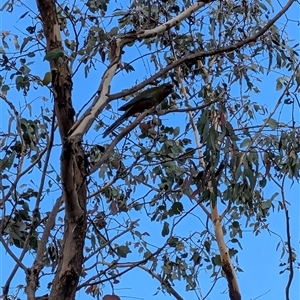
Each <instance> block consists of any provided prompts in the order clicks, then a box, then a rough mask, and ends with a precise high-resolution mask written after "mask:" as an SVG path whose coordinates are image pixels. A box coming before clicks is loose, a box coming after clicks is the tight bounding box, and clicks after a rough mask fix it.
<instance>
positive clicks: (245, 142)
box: [240, 138, 251, 148]
mask: <svg viewBox="0 0 300 300" xmlns="http://www.w3.org/2000/svg"><path fill="white" fill-rule="evenodd" d="M249 144H251V139H250V138H245V139H244V140H243V141H242V142H241V144H240V147H241V148H245V147H248V146H249Z"/></svg>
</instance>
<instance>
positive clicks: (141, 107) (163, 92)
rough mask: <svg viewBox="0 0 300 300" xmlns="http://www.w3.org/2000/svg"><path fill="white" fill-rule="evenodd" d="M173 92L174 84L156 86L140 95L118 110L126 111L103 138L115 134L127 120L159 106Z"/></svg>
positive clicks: (105, 132)
mask: <svg viewBox="0 0 300 300" xmlns="http://www.w3.org/2000/svg"><path fill="white" fill-rule="evenodd" d="M172 92H173V84H171V83H164V84H162V85H160V86H156V87H153V88H150V89H147V90H145V91H143V92H141V93H139V94H138V95H137V96H136V97H134V98H133V99H132V100H131V101H129V102H128V103H126V104H124V105H123V106H121V107H120V108H119V109H118V110H120V111H125V113H124V114H123V115H122V116H121V117H120V118H119V119H117V120H116V121H115V122H114V123H113V124H112V125H110V126H109V127H108V128H107V129H106V130H105V131H104V133H103V138H105V137H106V136H107V135H109V134H110V133H111V132H113V131H114V130H115V129H116V128H117V127H118V126H119V125H121V124H122V123H123V121H125V120H127V119H128V118H129V117H132V116H134V115H135V114H136V113H142V112H143V111H145V110H148V109H150V108H152V107H155V106H157V105H158V104H160V103H161V102H162V101H163V100H164V99H165V98H166V97H167V96H168V95H170V94H171V93H172Z"/></svg>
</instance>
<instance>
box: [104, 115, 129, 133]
mask: <svg viewBox="0 0 300 300" xmlns="http://www.w3.org/2000/svg"><path fill="white" fill-rule="evenodd" d="M125 119H126V114H124V115H123V116H121V117H120V118H119V119H117V120H116V121H115V122H114V123H112V124H111V125H110V126H109V127H108V128H107V129H106V130H105V131H104V133H103V137H104V138H105V137H106V136H108V135H109V134H110V133H112V132H113V131H114V130H115V129H116V128H117V127H118V126H119V125H121V124H122V122H123V121H124V120H125Z"/></svg>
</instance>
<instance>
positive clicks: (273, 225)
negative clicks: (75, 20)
mask: <svg viewBox="0 0 300 300" xmlns="http://www.w3.org/2000/svg"><path fill="white" fill-rule="evenodd" d="M0 3H1V1H0ZM4 3H5V1H2V3H1V5H0V6H2V5H3V4H4ZM28 3H30V5H31V7H34V6H35V2H34V1H28ZM27 5H29V4H27ZM111 5H114V2H113V1H111ZM297 9H298V11H297ZM24 12H25V10H24V9H23V8H19V9H16V10H15V12H14V13H13V14H11V15H8V14H6V13H5V14H3V20H2V24H1V26H0V30H9V29H10V30H11V31H12V32H13V33H16V34H17V35H18V36H19V43H20V44H21V42H22V39H23V35H22V33H21V32H18V31H17V30H16V28H19V29H22V30H24V28H25V27H26V26H28V25H29V24H28V23H27V22H28V21H25V20H26V18H24V20H20V21H18V22H17V23H15V21H16V20H17V19H18V18H19V17H20V16H21V15H22V14H23V13H24ZM298 13H299V6H298V7H296V6H294V9H293V10H292V11H291V12H289V16H290V17H291V19H297V16H298V17H299V15H298ZM290 24H291V23H290ZM287 30H288V31H289V33H290V35H291V36H294V38H295V43H296V42H297V41H299V35H298V33H299V30H297V26H296V25H294V27H291V28H287ZM295 43H294V44H295ZM130 49H133V48H130ZM10 50H12V51H14V49H13V47H12V48H11V49H10ZM135 51H136V50H135ZM135 51H134V50H133V52H135ZM125 52H126V54H125V58H124V61H126V62H129V60H130V59H131V58H132V56H133V55H132V52H130V51H125ZM135 68H136V70H137V71H136V73H130V74H129V75H127V76H126V77H125V76H124V75H122V74H120V75H119V76H117V77H116V78H115V79H114V80H113V82H112V91H113V92H116V91H120V90H122V89H125V88H128V87H131V86H132V85H133V84H134V83H135V80H136V79H137V78H139V76H140V77H142V76H145V77H147V76H150V72H147V74H145V73H144V70H145V66H144V65H143V64H136V65H135ZM146 69H147V68H146ZM32 70H33V71H34V72H35V73H36V74H37V75H39V76H40V77H43V74H44V73H45V72H46V71H48V63H47V62H43V63H41V64H38V65H32ZM101 70H103V68H99V69H98V70H97V71H93V70H92V71H91V74H90V76H89V79H88V80H86V81H83V79H82V76H83V75H82V74H83V71H82V72H81V71H80V72H79V74H77V76H76V78H75V81H74V93H73V95H74V99H73V101H74V106H75V109H76V110H77V109H78V108H80V107H81V105H82V104H83V103H84V102H85V101H86V100H87V99H89V97H90V96H92V94H93V93H94V91H95V90H94V88H93V87H97V86H98V84H99V80H100V79H101V75H102V72H101ZM140 70H142V72H143V73H142V74H140ZM137 74H138V75H137ZM275 78H276V75H275V74H273V75H270V76H268V78H265V80H264V82H263V83H262V84H261V86H260V89H261V93H260V94H258V95H256V97H257V100H256V101H257V102H260V104H266V105H267V106H268V108H269V111H271V110H272V108H273V106H274V104H275V102H276V100H277V99H278V95H279V92H275V84H276V83H275ZM83 82H84V83H83ZM87 83H88V84H87ZM40 96H44V97H48V98H49V99H51V96H50V94H49V92H48V91H47V89H46V88H39V89H38V90H36V91H35V90H33V89H32V90H31V92H30V93H29V95H28V97H27V98H26V100H27V101H28V102H31V101H32V100H34V99H36V98H37V97H40ZM8 97H9V99H10V100H12V101H14V102H15V104H16V103H17V102H18V101H20V102H21V103H24V101H25V98H24V97H23V96H22V95H21V93H16V92H15V91H11V92H10V93H9V94H8ZM49 101H50V100H49ZM116 103H117V102H115V104H116ZM115 104H114V105H115ZM44 105H45V106H48V107H51V105H50V106H49V103H43V102H42V101H41V100H38V101H35V102H34V112H35V113H36V114H38V113H39V112H40V107H41V106H44ZM0 113H1V115H0V116H1V119H0V129H3V130H5V131H6V128H7V118H8V114H7V107H6V105H5V104H3V102H1V101H0ZM290 118H291V115H290V111H289V110H288V109H285V110H284V111H283V113H282V115H281V120H285V121H287V120H290ZM297 118H298V121H299V114H298V116H297ZM164 119H166V121H169V122H170V124H172V123H173V122H174V120H176V122H178V119H176V118H174V116H171V115H167V116H164ZM184 119H185V117H183V124H184ZM103 120H104V121H108V119H106V120H105V119H103ZM183 124H182V126H183ZM97 134H98V133H97ZM91 136H93V135H91ZM97 139H98V140H99V141H101V138H100V137H98V138H97ZM57 141H59V139H57ZM53 153H54V154H55V155H59V153H60V148H59V146H58V147H56V150H55V151H54V152H53ZM58 163H59V162H58V160H56V161H54V162H53V164H54V165H55V164H56V165H57V166H58ZM39 176H40V174H39V173H38V172H36V171H35V172H33V173H32V174H31V179H32V180H33V181H36V182H39ZM274 191H275V187H274V186H273V185H272V184H270V185H269V186H268V188H267V189H266V190H265V199H268V198H270V197H271V195H272V194H273V193H274ZM57 195H58V194H57ZM57 195H55V194H52V195H51V198H50V199H49V208H48V209H49V210H50V209H51V205H52V204H53V203H54V201H55V199H56V198H55V197H56V196H57ZM286 196H287V200H288V201H289V202H290V203H291V204H292V208H291V209H290V217H291V220H290V222H291V232H292V245H293V246H294V247H297V248H296V249H295V250H296V252H297V253H298V254H299V213H300V207H299V184H298V183H297V182H295V183H294V185H293V186H291V187H288V189H287V190H286ZM277 199H278V200H280V198H279V197H278V198H277ZM189 205H190V203H189V202H188V203H185V209H186V210H187V209H188V208H189ZM195 212H197V213H198V214H200V216H199V217H200V218H201V217H202V220H205V218H204V216H202V215H201V213H200V211H199V210H196V211H195ZM130 214H131V218H132V220H135V219H143V215H142V214H141V213H140V212H130ZM268 223H269V229H270V230H271V231H273V232H275V233H276V234H277V235H275V234H269V233H268V232H267V231H263V232H262V233H261V234H260V235H259V236H256V237H255V236H254V235H253V234H252V232H251V231H250V228H247V229H246V230H245V231H244V232H243V239H242V241H241V242H242V246H243V249H240V250H239V253H238V260H239V265H240V267H241V268H242V269H243V270H244V272H243V273H238V281H239V285H240V289H241V293H242V295H243V299H255V298H257V297H259V296H261V297H260V298H259V299H284V289H285V286H286V283H287V276H288V273H287V272H285V273H284V274H281V275H279V271H281V270H282V268H280V267H279V266H278V265H279V263H280V256H281V247H279V249H278V250H277V251H276V246H277V243H278V242H279V241H280V236H281V237H282V238H283V239H284V240H286V233H285V220H284V214H283V212H282V211H280V212H279V213H278V212H277V211H276V209H275V212H274V213H272V215H271V217H269V219H268ZM140 225H141V226H140V227H139V228H138V230H139V231H140V232H144V231H148V232H149V233H150V237H149V238H148V239H147V241H149V242H151V241H152V242H153V244H157V245H161V244H162V242H163V241H164V239H163V238H162V237H161V235H160V232H161V224H160V223H154V222H150V221H148V220H145V218H144V219H143V221H142V222H141V223H140ZM196 228H197V230H200V229H201V228H202V227H201V222H200V221H199V219H198V218H196V217H194V216H191V217H190V218H189V219H186V220H184V222H183V223H181V224H180V226H179V228H178V229H177V230H178V231H177V234H178V235H179V236H180V235H185V236H186V235H187V234H188V233H191V232H193V231H194V230H196ZM198 228H200V229H198ZM121 240H122V239H121ZM228 246H229V247H231V246H234V247H238V246H237V245H230V244H229V245H228ZM12 249H14V248H12ZM0 253H1V258H0V259H1V260H0V265H1V269H2V272H1V273H0V285H1V286H3V285H4V283H5V282H6V280H7V276H8V275H9V274H10V272H11V269H12V267H13V266H14V262H13V261H12V260H11V259H10V257H9V256H8V255H7V254H6V253H5V251H4V249H3V248H0ZM15 254H18V250H16V251H15ZM141 258H142V257H136V256H135V255H131V256H129V257H128V260H134V259H137V260H138V259H141ZM31 261H32V257H27V258H26V259H25V260H24V263H25V264H26V265H27V266H28V267H30V263H31ZM209 276H210V271H207V273H205V271H203V272H201V275H200V278H199V279H198V281H199V286H200V288H201V291H202V295H205V294H206V291H207V290H208V289H209V288H210V284H211V282H210V280H209ZM294 276H295V277H294V281H293V285H292V288H291V291H292V293H291V299H299V282H300V278H299V272H298V270H295V275H294ZM20 283H24V276H23V273H20V272H19V273H18V276H16V277H15V279H14V281H13V284H12V285H11V287H16V286H17V285H18V284H20ZM47 283H48V281H41V285H42V286H45V285H46V284H47ZM158 285H159V284H158V282H156V281H155V280H154V279H152V278H151V276H150V275H149V274H147V273H145V272H144V271H142V270H139V269H135V270H133V271H130V272H129V273H128V274H126V275H124V276H122V278H121V283H120V284H119V288H120V290H118V289H116V293H117V294H118V295H120V296H123V297H122V299H125V296H126V297H127V298H128V299H144V300H148V299H153V297H152V295H153V294H154V293H155V292H156V287H157V286H158ZM175 289H176V290H177V291H178V292H179V294H180V295H181V296H183V297H184V298H185V299H190V300H194V299H196V297H195V295H194V294H193V293H192V292H189V293H185V288H184V284H183V283H182V284H176V286H175ZM104 291H105V293H110V291H111V289H110V285H109V284H108V283H106V284H105V289H104ZM221 291H224V294H221ZM225 291H226V281H225V279H220V280H219V281H218V283H217V285H216V286H215V287H214V290H213V292H212V293H211V294H210V297H209V298H208V299H220V300H222V299H224V300H225V299H228V294H227V293H225ZM45 292H47V291H45ZM42 293H43V288H42V289H41V292H40V293H39V294H42ZM19 297H20V298H21V299H25V296H24V295H22V294H19ZM77 299H87V297H86V294H85V293H84V292H82V293H80V295H78V298H77ZM156 299H172V297H170V296H168V295H166V296H163V294H162V293H160V294H159V295H158V296H156Z"/></svg>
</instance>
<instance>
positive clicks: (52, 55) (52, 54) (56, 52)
mask: <svg viewBox="0 0 300 300" xmlns="http://www.w3.org/2000/svg"><path fill="white" fill-rule="evenodd" d="M63 56H64V52H63V51H62V50H61V49H60V48H55V49H52V50H51V51H49V52H48V53H47V54H46V55H45V57H44V60H48V61H52V60H54V59H58V58H59V57H63Z"/></svg>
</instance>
